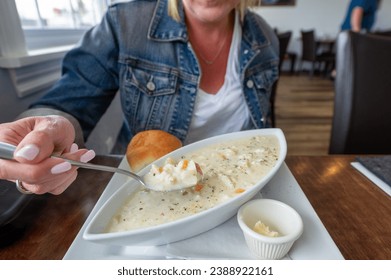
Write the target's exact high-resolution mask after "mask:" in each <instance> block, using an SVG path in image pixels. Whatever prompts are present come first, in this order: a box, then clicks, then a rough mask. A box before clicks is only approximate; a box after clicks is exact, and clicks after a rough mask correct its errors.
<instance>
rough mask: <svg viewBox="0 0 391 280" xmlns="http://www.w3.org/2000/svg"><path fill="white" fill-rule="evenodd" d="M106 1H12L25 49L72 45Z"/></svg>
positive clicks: (98, 17) (94, 20) (100, 13)
mask: <svg viewBox="0 0 391 280" xmlns="http://www.w3.org/2000/svg"><path fill="white" fill-rule="evenodd" d="M108 2H109V1H108V0H15V4H16V7H17V13H18V14H19V18H20V22H21V26H22V29H23V32H24V37H25V41H26V48H27V50H36V49H42V48H50V47H58V46H64V45H72V44H74V43H76V42H77V41H78V40H79V39H80V37H81V36H82V34H83V33H84V32H85V31H86V30H87V29H89V28H90V27H92V26H94V25H96V24H97V23H99V21H100V20H101V18H102V16H103V14H104V12H105V11H106V9H107V6H108Z"/></svg>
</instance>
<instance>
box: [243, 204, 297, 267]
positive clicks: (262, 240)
mask: <svg viewBox="0 0 391 280" xmlns="http://www.w3.org/2000/svg"><path fill="white" fill-rule="evenodd" d="M237 219H238V223H239V226H240V228H241V229H242V231H243V234H244V237H245V240H246V243H247V246H248V247H249V249H250V251H251V252H252V253H253V254H254V255H255V256H256V257H257V258H258V259H264V260H276V259H281V258H283V257H284V256H285V255H286V254H287V253H288V252H289V250H290V249H291V247H292V245H293V244H294V242H295V241H296V240H297V239H298V238H299V237H300V236H301V234H302V233H303V220H302V219H301V217H300V215H299V214H298V213H297V212H296V210H295V209H293V208H292V207H291V206H289V205H287V204H285V203H283V202H281V201H278V200H273V199H254V200H251V201H249V202H247V203H245V204H244V205H242V206H241V207H240V208H239V211H238V215H237ZM258 221H262V222H263V223H264V224H266V225H268V226H269V227H270V228H272V229H274V230H277V231H278V232H279V233H280V236H277V237H269V236H265V235H262V234H259V233H257V232H255V231H254V229H253V228H254V225H255V224H256V223H257V222H258Z"/></svg>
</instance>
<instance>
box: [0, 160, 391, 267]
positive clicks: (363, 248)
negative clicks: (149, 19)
mask: <svg viewBox="0 0 391 280" xmlns="http://www.w3.org/2000/svg"><path fill="white" fill-rule="evenodd" d="M121 160H122V157H119V156H97V157H96V158H95V159H94V160H93V162H94V163H97V164H107V165H112V166H118V165H119V163H120V162H121ZM352 161H355V156H353V155H326V156H287V158H286V160H285V162H286V164H287V166H288V167H289V169H290V171H291V172H292V174H293V175H294V177H295V178H296V180H297V182H298V184H299V185H300V187H301V188H302V190H303V192H304V193H305V195H306V196H307V198H308V200H309V201H310V203H311V205H312V207H313V208H314V209H315V211H316V213H317V215H318V216H319V218H320V220H321V221H322V223H323V224H324V226H325V228H326V229H327V231H328V232H329V234H330V236H331V237H332V239H333V240H334V242H335V244H336V245H337V247H338V249H339V250H340V252H341V253H342V255H343V256H344V258H345V259H354V260H367V259H371V260H380V259H384V260H390V259H391V219H390V217H391V198H390V197H389V196H388V195H387V194H386V193H384V192H383V191H382V190H381V189H380V188H378V187H377V186H376V185H375V184H373V183H372V182H371V181H370V180H368V179H367V178H366V177H365V176H363V175H362V174H361V173H360V172H358V171H357V170H356V169H355V168H353V167H352V166H351V162H352ZM111 177H112V174H111V173H106V172H100V171H94V170H86V169H83V170H79V176H78V178H77V180H76V181H75V182H74V183H73V185H72V186H71V187H70V188H69V189H68V190H67V191H65V192H64V193H63V194H61V195H59V196H52V195H43V196H35V197H34V198H33V199H32V201H31V203H30V204H29V205H28V206H27V208H26V209H25V211H24V212H23V213H21V215H20V216H19V218H18V219H16V220H15V221H14V222H13V224H12V225H10V230H12V231H14V232H13V233H12V234H10V237H9V238H10V240H9V242H8V243H9V244H7V245H2V247H1V248H0V259H3V260H5V259H7V260H11V259H17V260H36V259H38V260H48V259H50V260H56V259H62V258H63V257H64V255H65V253H66V252H67V250H68V249H69V247H70V245H71V244H72V242H73V240H74V239H75V237H76V235H77V234H78V232H79V231H80V229H81V227H82V226H83V224H84V222H85V221H86V219H87V217H88V215H89V213H90V212H91V210H92V209H93V207H94V205H95V203H96V202H97V200H98V199H99V197H100V195H101V193H102V192H103V190H104V189H105V187H106V185H107V184H108V182H109V181H110V178H111ZM13 239H15V240H13Z"/></svg>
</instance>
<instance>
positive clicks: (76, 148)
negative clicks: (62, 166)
mask: <svg viewBox="0 0 391 280" xmlns="http://www.w3.org/2000/svg"><path fill="white" fill-rule="evenodd" d="M78 150H79V146H78V145H77V144H76V143H73V144H72V145H71V149H70V151H69V152H70V153H71V154H73V153H76V152H77V151H78Z"/></svg>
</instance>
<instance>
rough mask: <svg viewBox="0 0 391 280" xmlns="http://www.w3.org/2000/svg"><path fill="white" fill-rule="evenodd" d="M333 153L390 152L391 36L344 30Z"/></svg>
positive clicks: (339, 42) (339, 48) (339, 46)
mask: <svg viewBox="0 0 391 280" xmlns="http://www.w3.org/2000/svg"><path fill="white" fill-rule="evenodd" d="M336 71H337V72H336V73H337V76H336V80H335V99H334V116H333V124H332V132H331V139H330V147H329V152H330V153H331V154H391V75H390V73H391V38H387V37H383V36H376V35H371V34H360V33H354V32H342V33H341V34H340V35H339V37H338V40H337V67H336Z"/></svg>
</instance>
